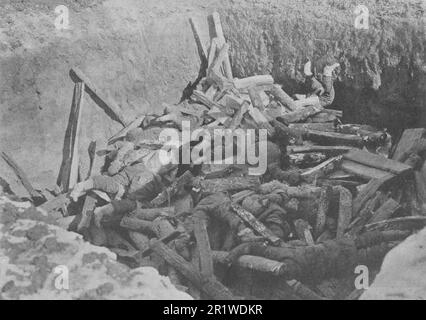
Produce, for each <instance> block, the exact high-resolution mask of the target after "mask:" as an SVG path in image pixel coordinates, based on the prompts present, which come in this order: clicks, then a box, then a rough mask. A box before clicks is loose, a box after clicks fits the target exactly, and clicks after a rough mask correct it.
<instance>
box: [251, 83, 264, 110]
mask: <svg viewBox="0 0 426 320" xmlns="http://www.w3.org/2000/svg"><path fill="white" fill-rule="evenodd" d="M248 94H249V96H250V100H251V104H252V105H253V107H254V108H257V109H259V110H260V111H263V110H264V109H265V106H264V105H263V101H262V98H261V97H260V93H259V91H258V89H256V87H250V88H248Z"/></svg>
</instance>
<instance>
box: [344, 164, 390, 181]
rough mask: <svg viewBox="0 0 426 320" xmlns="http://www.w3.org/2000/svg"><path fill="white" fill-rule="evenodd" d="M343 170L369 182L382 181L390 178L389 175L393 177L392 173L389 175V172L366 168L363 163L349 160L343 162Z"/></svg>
mask: <svg viewBox="0 0 426 320" xmlns="http://www.w3.org/2000/svg"><path fill="white" fill-rule="evenodd" d="M342 169H343V170H345V171H347V172H349V173H351V174H354V175H356V176H359V177H361V178H364V179H367V180H370V179H381V178H384V177H386V176H388V174H391V175H393V174H392V173H388V172H387V171H383V170H380V169H376V168H372V167H369V166H365V165H363V164H361V163H357V162H353V161H349V160H343V161H342Z"/></svg>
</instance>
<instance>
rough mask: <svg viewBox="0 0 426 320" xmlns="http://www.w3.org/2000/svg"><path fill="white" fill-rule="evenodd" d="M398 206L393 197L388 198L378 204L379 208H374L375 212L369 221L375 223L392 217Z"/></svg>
mask: <svg viewBox="0 0 426 320" xmlns="http://www.w3.org/2000/svg"><path fill="white" fill-rule="evenodd" d="M399 208H400V205H399V203H398V202H397V201H395V200H394V199H392V198H389V199H388V200H387V201H386V202H385V203H383V204H382V205H381V206H380V208H378V209H377V210H376V212H374V213H373V217H372V218H371V219H370V221H369V223H375V222H379V221H383V220H387V219H389V218H392V215H393V214H394V213H395V211H397V210H398V209H399Z"/></svg>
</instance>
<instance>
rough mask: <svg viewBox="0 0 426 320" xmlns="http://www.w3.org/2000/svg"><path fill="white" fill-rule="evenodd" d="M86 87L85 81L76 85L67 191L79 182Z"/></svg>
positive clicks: (72, 108)
mask: <svg viewBox="0 0 426 320" xmlns="http://www.w3.org/2000/svg"><path fill="white" fill-rule="evenodd" d="M84 88H85V84H84V83H83V82H77V83H76V84H75V86H74V98H73V106H72V107H71V110H73V112H74V115H75V118H74V119H73V120H74V121H75V122H74V124H73V125H74V128H75V129H74V130H73V131H72V136H71V155H70V163H71V166H70V172H69V179H68V186H67V189H66V190H65V191H68V190H70V189H72V188H73V187H74V186H75V185H76V184H77V182H78V167H79V159H80V156H79V154H78V149H79V144H80V143H79V141H80V124H81V114H82V113H83V105H84V104H83V102H84V96H83V94H84Z"/></svg>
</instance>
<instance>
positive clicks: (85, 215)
mask: <svg viewBox="0 0 426 320" xmlns="http://www.w3.org/2000/svg"><path fill="white" fill-rule="evenodd" d="M95 208H96V197H94V196H92V195H90V194H88V195H87V196H86V199H84V205H83V209H82V210H81V220H80V222H79V224H78V226H77V232H79V233H83V232H86V231H88V230H89V227H90V223H91V222H92V217H93V211H94V210H95Z"/></svg>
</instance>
